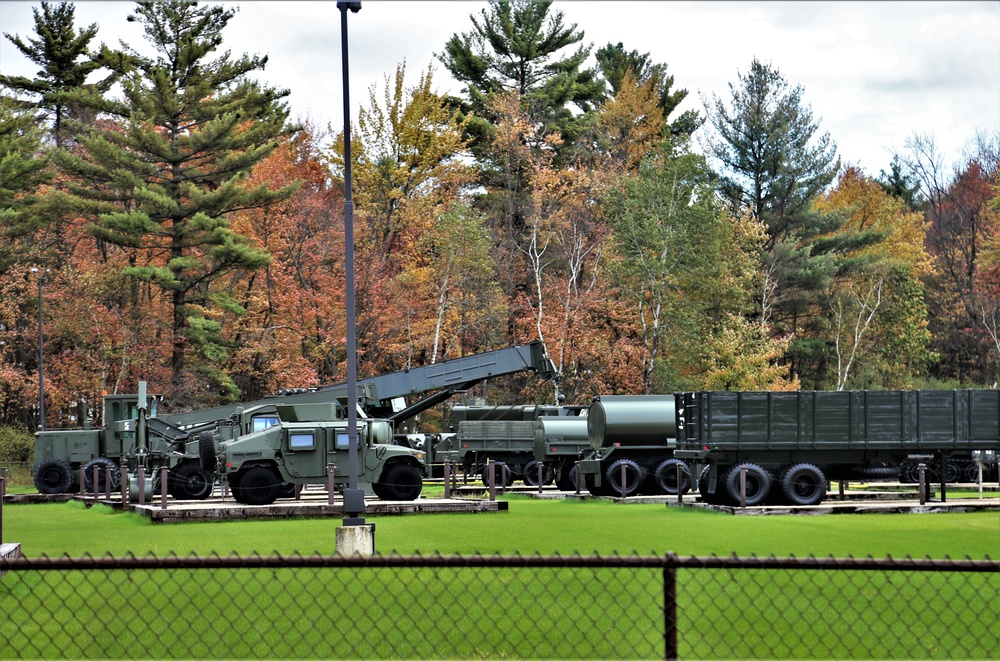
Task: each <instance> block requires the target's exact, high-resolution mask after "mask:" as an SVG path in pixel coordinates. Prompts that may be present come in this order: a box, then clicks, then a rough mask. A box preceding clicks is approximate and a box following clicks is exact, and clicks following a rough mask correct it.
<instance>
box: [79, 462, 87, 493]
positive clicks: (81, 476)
mask: <svg viewBox="0 0 1000 661" xmlns="http://www.w3.org/2000/svg"><path fill="white" fill-rule="evenodd" d="M85 473H86V471H85V470H83V466H80V498H83V497H84V496H85V495H86V494H87V492H86V491H85V490H84V486H85V485H84V482H85V480H84V479H83V476H84V474H85Z"/></svg>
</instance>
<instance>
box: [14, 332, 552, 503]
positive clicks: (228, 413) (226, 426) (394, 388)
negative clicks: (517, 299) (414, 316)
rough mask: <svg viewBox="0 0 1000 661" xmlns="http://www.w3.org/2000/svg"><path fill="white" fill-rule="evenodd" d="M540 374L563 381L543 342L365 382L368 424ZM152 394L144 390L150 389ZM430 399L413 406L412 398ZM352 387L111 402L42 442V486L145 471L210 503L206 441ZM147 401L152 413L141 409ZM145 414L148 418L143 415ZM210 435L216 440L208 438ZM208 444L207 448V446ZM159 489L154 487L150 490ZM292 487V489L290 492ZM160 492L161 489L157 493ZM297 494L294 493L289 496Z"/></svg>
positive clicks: (38, 445)
mask: <svg viewBox="0 0 1000 661" xmlns="http://www.w3.org/2000/svg"><path fill="white" fill-rule="evenodd" d="M519 372H535V373H536V374H538V376H539V377H540V378H543V379H557V378H558V373H557V372H556V371H555V367H554V366H553V364H552V361H551V360H550V359H549V358H548V355H547V353H546V350H545V345H544V344H543V343H542V342H540V341H534V342H530V343H528V344H526V345H522V346H517V347H510V348H507V349H498V350H494V351H489V352H485V353H481V354H474V355H471V356H463V357H460V358H456V359H453V360H448V361H443V362H440V363H435V364H433V365H425V366H421V367H416V368H412V369H409V370H403V371H400V372H393V373H390V374H384V375H380V376H375V377H368V378H363V379H359V380H358V398H359V405H360V406H361V407H362V410H363V411H364V413H365V414H366V415H367V416H370V417H380V418H384V419H386V420H387V421H389V423H391V424H392V425H396V424H398V423H399V422H402V421H405V420H407V419H410V418H412V417H413V416H415V415H417V414H418V413H420V412H422V411H424V410H426V409H427V408H429V407H430V406H433V405H435V404H437V403H439V402H443V401H445V400H446V399H447V398H448V397H451V396H452V395H453V394H454V393H456V392H462V391H464V390H467V389H468V388H470V387H472V386H473V385H475V384H477V383H479V382H481V381H483V380H485V379H489V378H492V377H496V376H501V375H506V374H515V373H519ZM143 386H144V384H143ZM423 393H430V394H429V395H426V396H424V397H422V398H421V399H420V400H419V401H417V402H415V403H412V404H408V403H407V401H406V399H405V398H406V397H407V396H412V395H415V394H423ZM346 394H347V386H346V384H337V385H334V386H328V387H325V388H318V389H296V390H289V391H284V392H281V393H278V394H276V395H274V396H271V397H265V398H262V399H259V400H255V401H252V402H243V403H238V404H231V405H227V406H220V407H214V408H208V409H199V410H195V411H187V412H181V413H169V414H167V413H164V412H162V411H160V410H159V408H161V407H160V403H161V401H162V398H161V397H160V396H159V395H150V396H147V395H145V394H126V395H107V396H106V397H105V398H104V408H103V414H104V415H103V418H102V419H103V423H104V424H103V427H102V428H100V429H94V428H93V427H92V426H91V424H90V423H89V421H88V422H87V423H85V425H84V428H83V429H59V430H47V431H40V432H38V433H36V434H35V462H34V465H33V473H34V479H35V486H36V488H38V490H39V492H41V493H46V494H55V493H68V492H70V491H74V490H76V489H79V478H78V476H79V469H80V468H81V467H83V468H85V477H84V486H85V488H86V489H88V490H91V489H92V488H93V485H92V484H91V482H92V475H93V468H94V467H95V466H96V467H98V481H99V484H98V489H103V488H104V487H105V484H104V480H105V479H107V478H106V477H105V476H106V475H107V474H108V473H109V470H108V469H117V468H118V467H119V466H120V465H128V466H130V468H132V469H135V468H136V467H137V466H139V465H142V466H144V467H145V468H146V469H147V470H148V471H150V472H155V473H156V475H157V477H156V478H154V479H159V477H158V476H159V471H158V470H156V469H158V468H159V467H161V466H163V465H166V466H168V468H169V476H168V487H169V490H170V492H171V494H172V495H174V497H176V498H179V499H204V498H207V497H208V496H209V495H210V494H211V492H212V480H213V477H212V474H211V473H210V472H208V471H205V470H204V469H202V467H201V465H200V454H201V451H200V444H201V443H202V442H203V441H204V439H207V438H212V439H213V440H214V441H222V440H232V439H235V438H238V437H240V436H243V435H246V434H252V433H256V432H260V431H263V430H265V429H267V428H268V427H270V426H274V425H276V424H278V422H279V417H278V414H277V407H278V406H279V405H292V404H331V403H335V402H337V401H338V400H342V399H344V398H345V397H346ZM140 401H144V402H145V403H146V404H145V407H140V406H139V402H140ZM140 409H143V415H141V416H140V415H139V412H140ZM205 432H210V433H208V434H206V433H205ZM204 442H207V441H204ZM110 474H111V478H110V479H111V481H112V485H111V486H112V488H114V489H117V488H118V483H117V480H118V475H119V473H118V471H117V470H111V471H110ZM150 484H154V485H155V482H154V481H153V480H147V487H148V485H150ZM286 486H287V485H286ZM157 488H158V487H157ZM284 492H285V493H290V490H289V489H287V488H286V489H285V490H284Z"/></svg>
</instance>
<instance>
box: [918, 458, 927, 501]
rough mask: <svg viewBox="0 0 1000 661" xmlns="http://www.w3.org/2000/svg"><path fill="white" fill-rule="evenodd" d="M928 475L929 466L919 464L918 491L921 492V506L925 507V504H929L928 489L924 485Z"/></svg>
mask: <svg viewBox="0 0 1000 661" xmlns="http://www.w3.org/2000/svg"><path fill="white" fill-rule="evenodd" d="M926 473H927V465H926V464H922V463H921V464H917V475H918V477H917V489H918V490H919V491H920V504H921V505H923V504H925V503H926V502H927V488H926V485H925V483H924V479H925V478H926Z"/></svg>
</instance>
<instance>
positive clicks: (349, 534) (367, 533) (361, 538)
mask: <svg viewBox="0 0 1000 661" xmlns="http://www.w3.org/2000/svg"><path fill="white" fill-rule="evenodd" d="M363 520H364V519H362V521H363ZM374 554H375V524H374V523H368V524H362V525H343V526H340V527H339V528H337V555H347V556H351V555H362V556H370V555H374Z"/></svg>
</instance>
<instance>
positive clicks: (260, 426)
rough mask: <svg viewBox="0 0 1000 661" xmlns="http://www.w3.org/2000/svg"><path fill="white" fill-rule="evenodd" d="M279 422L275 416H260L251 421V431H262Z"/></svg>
mask: <svg viewBox="0 0 1000 661" xmlns="http://www.w3.org/2000/svg"><path fill="white" fill-rule="evenodd" d="M280 423H281V420H280V419H279V418H278V416H276V415H273V414H272V415H261V416H257V417H256V418H254V419H253V431H255V432H258V431H264V430H265V429H267V428H268V427H273V426H275V425H277V424H280Z"/></svg>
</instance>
